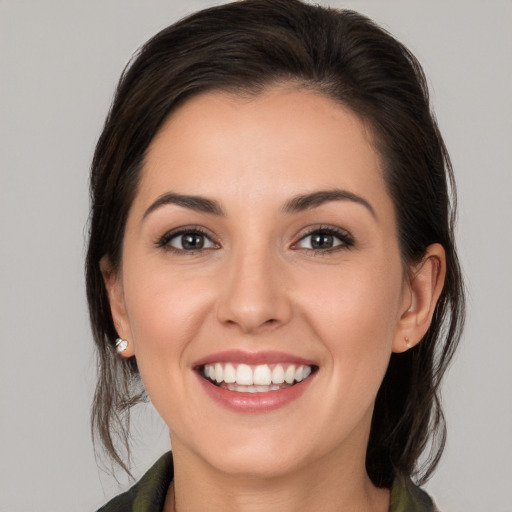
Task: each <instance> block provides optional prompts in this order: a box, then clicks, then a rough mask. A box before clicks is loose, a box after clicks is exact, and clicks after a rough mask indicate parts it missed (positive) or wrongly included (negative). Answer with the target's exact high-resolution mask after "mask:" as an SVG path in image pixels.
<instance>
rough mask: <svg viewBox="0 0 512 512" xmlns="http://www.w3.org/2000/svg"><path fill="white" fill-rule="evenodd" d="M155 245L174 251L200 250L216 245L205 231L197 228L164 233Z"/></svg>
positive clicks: (212, 247) (215, 246)
mask: <svg viewBox="0 0 512 512" xmlns="http://www.w3.org/2000/svg"><path fill="white" fill-rule="evenodd" d="M157 245H158V246H159V247H163V248H165V249H169V250H172V251H175V252H193V251H202V250H206V249H215V248H217V247H218V245H217V244H216V243H215V242H213V240H212V239H211V238H210V237H209V236H208V235H207V234H206V233H203V232H202V231H201V230H199V229H182V230H179V231H172V232H170V233H167V234H165V235H164V236H163V237H162V238H161V239H160V240H159V241H158V242H157Z"/></svg>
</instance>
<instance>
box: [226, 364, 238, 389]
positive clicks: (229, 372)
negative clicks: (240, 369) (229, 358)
mask: <svg viewBox="0 0 512 512" xmlns="http://www.w3.org/2000/svg"><path fill="white" fill-rule="evenodd" d="M224 382H225V383H226V384H232V383H233V382H236V370H235V367H234V366H233V365H232V364H231V363H228V364H227V365H226V366H225V367H224Z"/></svg>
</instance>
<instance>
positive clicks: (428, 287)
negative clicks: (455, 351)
mask: <svg viewBox="0 0 512 512" xmlns="http://www.w3.org/2000/svg"><path fill="white" fill-rule="evenodd" d="M445 276H446V254H445V251H444V248H443V247H442V245H440V244H432V245H429V246H428V247H427V250H426V252H425V256H424V257H423V258H422V260H421V261H420V263H418V264H417V265H415V266H414V268H412V270H411V277H410V280H409V302H408V304H407V309H406V310H405V311H404V312H403V313H402V316H401V318H400V320H399V323H398V327H397V331H396V333H395V339H394V342H393V352H405V351H406V350H408V349H409V348H412V347H413V346H415V345H416V344H417V343H419V342H420V341H421V339H422V338H423V336H424V335H425V333H426V332H427V330H428V328H429V327H430V324H431V322H432V317H433V315H434V311H435V308H436V305H437V301H438V300H439V297H440V296H441V292H442V290H443V286H444V280H445Z"/></svg>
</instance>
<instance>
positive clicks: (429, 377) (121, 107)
mask: <svg viewBox="0 0 512 512" xmlns="http://www.w3.org/2000/svg"><path fill="white" fill-rule="evenodd" d="M287 81H292V82H295V83H298V84H299V85H301V86H303V87H307V88H310V89H314V90H317V91H319V92H320V93H322V94H324V95H326V96H327V97H329V98H332V99H333V100H335V101H337V102H339V103H341V104H343V105H344V106H346V107H347V108H349V109H351V110H352V111H353V112H355V113H356V114H357V115H359V116H360V118H361V119H363V120H364V121H365V122H367V123H368V124H369V126H370V127H371V129H372V131H373V133H374V135H375V138H376V146H377V149H378V151H379V152H380V154H381V157H382V161H383V166H384V173H385V179H386V183H387V186H388V189H389V193H390V195H391V197H392V199H393V202H394V205H395V210H396V215H397V222H398V237H399V243H400V248H401V253H402V259H403V262H404V265H406V266H407V265H410V264H412V263H415V262H417V261H419V260H420V259H421V258H422V256H423V255H424V253H425V250H426V248H427V246H428V245H430V244H432V243H435V242H437V243H440V244H441V245H442V246H443V247H444V249H445V251H446V258H447V274H446V281H445V286H444V289H443V292H442V295H441V297H440V299H439V302H438V304H437V307H436V310H435V314H434V317H433V321H432V324H431V326H430V328H429V330H428V332H427V334H426V335H425V337H424V338H423V340H422V342H421V343H419V344H418V345H416V346H415V347H414V348H413V349H411V350H408V351H407V352H405V353H404V354H392V356H391V361H390V364H389V368H388V370H387V373H386V376H385V378H384V381H383V382H382V385H381V387H380V390H379V392H378V396H377V400H376V405H375V411H374V415H373V420H372V428H371V434H370V439H369V445H368V451H367V459H366V467H367V471H368V474H369V476H370V477H371V479H372V480H373V482H374V483H375V484H376V485H378V486H386V487H389V486H391V484H392V482H393V479H394V478H395V476H396V475H397V474H403V475H415V476H416V477H417V480H418V481H420V482H421V481H424V480H425V479H426V478H428V476H429V475H430V473H431V472H432V470H433V468H434V467H435V465H436V464H437V462H438V460H439V457H440V454H441V452H442V449H443V446H444V441H445V430H446V429H445V424H444V418H443V413H442V410H441V406H440V402H439V384H440V381H441V378H442V376H443V374H444V372H445V370H446V368H447V366H448V364H449V361H450V359H451V357H452V355H453V353H454V350H455V348H456V346H457V343H458V341H459V338H460V334H461V329H462V325H463V320H464V292H463V284H462V278H461V272H460V268H459V263H458V259H457V254H456V251H455V246H454V233H453V226H454V217H455V195H454V190H455V186H454V181H453V173H452V168H451V164H450V160H449V156H448V153H447V151H446V148H445V145H444V143H443V140H442V138H441V135H440V133H439V130H438V127H437V124H436V122H435V119H434V117H433V115H432V113H431V111H430V106H429V97H428V89H427V85H426V80H425V77H424V74H423V71H422V69H421V66H420V64H419V63H418V61H417V60H416V59H415V57H414V56H413V55H412V54H411V53H410V52H409V51H408V50H407V48H405V47H404V46H403V45H402V44H401V43H399V42H398V41H396V40H395V39H394V38H393V37H392V36H391V35H390V34H389V33H387V32H386V31H385V30H383V29H382V28H380V27H378V26H377V25H376V24H374V23H373V22H372V21H371V20H369V19H368V18H366V17H364V16H362V15H360V14H357V13H355V12H352V11H346V10H345V11H339V10H334V9H329V8H324V7H319V6H313V5H307V4H304V3H302V2H300V1H298V0H246V1H243V2H234V3H230V4H226V5H222V6H218V7H214V8H210V9H206V10H203V11H200V12H198V13H196V14H194V15H192V16H189V17H188V18H185V19H184V20H182V21H180V22H178V23H176V24H174V25H171V26H170V27H168V28H166V29H164V30H162V31H161V32H160V33H158V34H157V35H156V36H154V37H153V38H152V39H151V40H149V41H148V42H147V43H146V44H145V45H144V46H143V47H142V48H141V50H140V51H139V52H138V54H137V55H136V56H135V58H134V59H133V61H132V62H131V63H130V64H129V65H128V66H127V68H126V69H125V71H124V72H123V74H122V76H121V79H120V82H119V85H118V87H117V91H116V95H115V98H114V101H113V104H112V107H111V109H110V112H109V114H108V117H107V119H106V122H105V127H104V129H103V133H102V134H101V137H100V139H99V141H98V144H97V147H96V152H95V155H94V159H93V162H92V169H91V202H92V204H91V217H90V238H89V249H88V253H87V261H86V279H87V297H88V301H89V309H90V318H91V324H92V331H93V335H94V339H95V342H96V346H97V349H98V361H99V369H98V382H97V388H96V393H95V397H94V405H93V411H92V425H93V431H94V432H96V433H97V434H98V435H99V438H100V439H101V441H102V443H103V444H104V446H105V447H106V449H107V451H108V453H109V454H110V455H111V456H112V457H113V459H114V460H115V461H117V462H118V463H119V464H120V465H121V466H122V467H124V468H125V469H127V466H126V465H125V463H124V461H123V459H122V457H121V456H120V455H119V452H118V447H117V444H116V441H115V439H116V437H120V439H121V441H122V445H124V446H126V447H128V423H129V410H130V407H131V406H132V405H134V404H135V403H137V402H138V401H139V400H140V399H142V398H143V396H144V393H143V391H142V386H141V385H140V381H139V376H138V371H137V363H136V361H135V358H132V359H130V360H125V359H121V358H118V357H116V354H115V350H114V347H113V345H114V341H115V339H116V337H117V333H116V330H115V327H114V325H113V321H112V317H111V313H110V307H109V302H108V299H107V294H106V290H105V286H104V282H103V277H102V274H101V272H100V267H99V261H100V259H101V258H102V257H103V256H105V255H107V256H108V257H109V259H110V261H111V263H112V265H113V267H114V270H116V269H117V268H118V267H119V264H120V262H121V259H122V254H121V248H122V241H123V234H124V228H125V223H126V218H127V214H128V211H129V209H130V206H131V203H132V201H133V198H134V196H135V194H136V190H137V183H138V180H139V177H140V171H141V167H142V162H143V159H144V155H145V152H146V150H147V148H148V146H149V144H150V143H151V141H152V139H153V138H154V136H155V135H156V133H157V132H158V130H159V128H160V127H161V125H162V123H163V122H164V120H165V119H166V118H167V117H168V116H169V115H170V114H171V113H172V112H173V110H174V109H175V108H176V107H177V106H178V105H179V104H181V103H182V102H184V101H185V100H187V99H188V98H191V97H192V96H194V95H197V94H199V93H200V92H203V91H207V90H215V89H218V90H227V91H230V92H235V93H236V92H240V93H253V94H257V93H258V92H259V91H262V90H263V89H264V88H265V87H268V86H269V85H272V84H274V83H276V82H287ZM428 446H430V455H429V457H427V459H426V461H425V463H424V467H423V468H419V467H418V459H419V457H420V455H421V453H422V452H423V451H424V450H425V448H426V447H428Z"/></svg>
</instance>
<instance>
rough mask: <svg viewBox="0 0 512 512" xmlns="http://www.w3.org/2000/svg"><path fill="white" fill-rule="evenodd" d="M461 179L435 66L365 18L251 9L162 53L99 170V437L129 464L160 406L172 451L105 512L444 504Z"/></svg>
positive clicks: (176, 40)
mask: <svg viewBox="0 0 512 512" xmlns="http://www.w3.org/2000/svg"><path fill="white" fill-rule="evenodd" d="M453 186H454V184H453V176H452V171H451V167H450V162H449V158H448V155H447V153H446V150H445V147H444V144H443V141H442V138H441V136H440V134H439V131H438V128H437V125H436V123H435V121H434V119H433V116H432V114H431V112H430V108H429V101H428V92H427V87H426V83H425V78H424V76H423V73H422V70H421V67H420V65H419V64H418V62H417V61H416V59H415V58H414V57H413V56H412V55H411V54H410V53H409V52H408V50H407V49H406V48H404V47H403V46H402V45H401V44H400V43H398V42H397V41H396V40H394V39H393V38H392V37H391V36H390V35H389V34H387V33H386V32H385V31H383V30H382V29H380V28H379V27H377V26H376V25H374V24H373V23H372V22H371V21H369V20H368V19H366V18H364V17H363V16H360V15H358V14H356V13H353V12H348V11H334V10H329V9H325V8H321V7H315V6H311V5H306V4H303V3H301V2H299V1H296V0H248V1H245V2H235V3H233V4H227V5H224V6H219V7H215V8H212V9H208V10H205V11H201V12H199V13H197V14H195V15H193V16H191V17H189V18H187V19H185V20H183V21H181V22H179V23H177V24H175V25H173V26H171V27H169V28H167V29H165V30H163V31H162V32H160V33H159V34H157V35H156V36H155V37H154V38H152V39H151V40H150V41H149V42H148V43H146V45H145V46H144V47H143V48H142V50H141V51H140V53H139V54H138V56H137V57H136V59H135V60H134V61H133V62H132V63H131V64H130V66H129V67H128V68H127V70H126V71H125V72H124V74H123V76H122V78H121V81H120V83H119V86H118V89H117V93H116V97H115V99H114V102H113V105H112V108H111V111H110V113H109V116H108V118H107V121H106V124H105V128H104V131H103V133H102V135H101V137H100V140H99V142H98V145H97V148H96V153H95V157H94V161H93V165H92V173H91V195H92V214H91V229H90V243H89V251H88V255H87V287H88V299H89V306H90V313H91V322H92V327H93V332H94V336H95V341H96V344H97V347H98V351H99V363H100V369H99V378H98V379H99V380H98V385H97V391H96V396H95V402H94V409H93V426H94V427H95V429H96V431H97V432H98V434H99V436H100V439H101V440H102V442H103V443H104V445H105V447H106V448H107V450H108V452H109V453H110V455H111V456H112V457H113V458H114V460H116V461H117V462H118V463H119V464H120V465H121V466H123V467H125V466H124V462H123V460H122V459H121V457H120V456H119V454H118V452H117V450H116V444H115V439H114V438H113V434H114V433H120V434H121V439H123V438H124V439H127V437H126V436H127V430H126V427H127V424H126V421H127V420H126V416H124V414H125V413H126V411H129V408H130V407H131V406H132V405H133V404H135V403H136V402H137V401H138V400H140V399H142V398H143V397H144V395H145V393H147V395H148V396H149V398H150V399H151V401H152V402H153V404H154V405H155V407H156V409H157V411H158V412H159V413H160V415H161V416H162V417H163V419H164V420H165V422H166V423H167V425H168V427H169V431H170V437H171V444H172V450H173V453H172V456H171V455H170V454H167V455H165V456H164V457H162V459H160V460H159V461H158V462H157V463H156V464H155V466H154V467H153V468H152V469H151V470H150V471H149V472H148V473H147V474H146V475H145V476H144V477H143V478H142V480H141V481H140V482H139V483H138V484H136V485H135V486H134V487H133V488H132V489H131V490H130V491H129V492H128V493H125V494H123V495H121V496H119V497H118V498H115V499H114V500H113V501H112V502H110V503H109V504H107V505H106V506H105V507H104V508H102V509H101V510H103V511H115V510H132V509H133V510H138V511H171V510H176V511H178V512H185V511H196V510H205V509H207V510H237V511H249V510H250V511H256V510H262V509H265V510H269V509H271V510H272V509H279V510H285V511H286V510H290V511H292V510H293V511H301V510H325V511H331V510H333V511H334V510H364V511H380V512H383V511H388V510H391V511H401V510H404V511H416V510H417V511H429V510H435V507H434V504H433V502H432V500H431V499H430V498H429V497H428V496H427V495H426V494H425V493H424V492H423V491H422V490H420V489H419V488H418V487H415V486H414V485H413V484H412V482H411V480H410V477H415V480H416V481H417V482H419V483H421V482H422V481H425V479H426V478H428V476H429V475H430V474H431V472H432V470H433V469H434V467H435V465H436V463H437V461H438V459H439V456H440V454H441V451H442V447H443V442H444V422H443V416H442V411H441V409H440V406H439V401H438V388H439V383H440V380H441V377H442V375H443V373H444V371H445V369H446V367H447V364H448V362H449V360H450V358H451V357H452V355H453V352H454V350H455V347H456V345H457V342H458V339H459V336H460V330H461V327H462V322H463V310H464V308H463V289H462V281H461V275H460V270H459V265H458V260H457V255H456V252H455V248H454V242H453V221H454V210H453V208H451V207H450V188H451V189H453ZM141 382H142V383H143V386H144V390H142V386H141ZM123 436H124V437H123ZM429 444H430V445H431V448H432V449H431V451H430V457H429V458H427V461H426V463H425V465H424V467H419V465H418V459H419V457H420V455H421V454H422V452H423V451H424V449H425V447H426V446H428V445H429ZM125 469H126V467H125Z"/></svg>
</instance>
